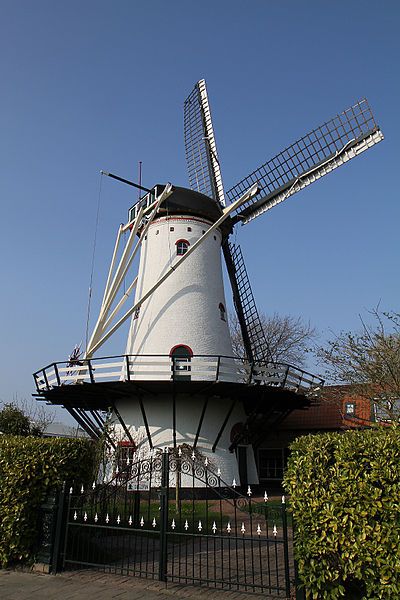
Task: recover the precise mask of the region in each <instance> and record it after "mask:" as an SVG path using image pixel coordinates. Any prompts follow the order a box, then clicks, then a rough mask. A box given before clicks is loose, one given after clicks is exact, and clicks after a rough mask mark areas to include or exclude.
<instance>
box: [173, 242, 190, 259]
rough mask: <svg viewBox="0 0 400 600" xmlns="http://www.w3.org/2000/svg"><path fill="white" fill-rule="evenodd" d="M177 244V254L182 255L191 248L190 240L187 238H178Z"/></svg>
mask: <svg viewBox="0 0 400 600" xmlns="http://www.w3.org/2000/svg"><path fill="white" fill-rule="evenodd" d="M175 244H176V254H177V256H182V255H183V254H185V253H186V252H187V251H188V249H189V245H190V244H189V242H188V241H187V240H178V241H177V242H175Z"/></svg>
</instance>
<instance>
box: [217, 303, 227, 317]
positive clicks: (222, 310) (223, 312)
mask: <svg viewBox="0 0 400 600" xmlns="http://www.w3.org/2000/svg"><path fill="white" fill-rule="evenodd" d="M218 308H219V316H220V318H221V321H226V310H225V306H224V305H223V304H222V302H220V303H219V306H218Z"/></svg>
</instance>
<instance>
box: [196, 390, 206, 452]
mask: <svg viewBox="0 0 400 600" xmlns="http://www.w3.org/2000/svg"><path fill="white" fill-rule="evenodd" d="M208 401H209V397H208V396H207V398H206V399H205V400H204V404H203V408H202V411H201V415H200V419H199V424H198V426H197V431H196V437H195V438H194V442H193V448H196V446H197V442H198V440H199V435H200V431H201V427H202V425H203V421H204V415H205V414H206V409H207V405H208Z"/></svg>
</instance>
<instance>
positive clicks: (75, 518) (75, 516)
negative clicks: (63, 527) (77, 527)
mask: <svg viewBox="0 0 400 600" xmlns="http://www.w3.org/2000/svg"><path fill="white" fill-rule="evenodd" d="M77 518H78V515H77V514H76V511H75V512H74V521H76V520H77Z"/></svg>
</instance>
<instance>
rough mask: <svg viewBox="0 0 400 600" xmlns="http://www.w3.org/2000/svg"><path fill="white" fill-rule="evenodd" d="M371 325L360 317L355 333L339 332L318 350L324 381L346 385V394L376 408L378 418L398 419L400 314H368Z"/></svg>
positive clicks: (379, 311) (373, 312)
mask: <svg viewBox="0 0 400 600" xmlns="http://www.w3.org/2000/svg"><path fill="white" fill-rule="evenodd" d="M369 315H370V316H372V321H373V322H372V324H367V323H365V321H364V319H363V318H362V317H361V316H360V320H361V328H360V330H359V331H358V332H342V333H340V334H339V335H337V336H335V337H334V339H333V340H330V341H328V343H327V345H326V346H325V347H321V348H319V350H318V352H317V355H318V357H319V359H320V361H321V362H322V363H323V364H324V365H325V373H326V377H327V379H328V380H329V381H331V382H332V383H335V384H346V394H350V395H354V396H359V397H360V396H361V397H363V398H365V399H367V400H369V401H370V402H371V403H373V404H374V405H375V407H376V410H377V413H378V417H380V418H382V419H386V420H390V421H399V419H400V314H399V313H395V312H393V311H392V312H382V311H381V310H380V309H379V306H378V307H377V308H375V309H374V310H372V311H370V312H369Z"/></svg>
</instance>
